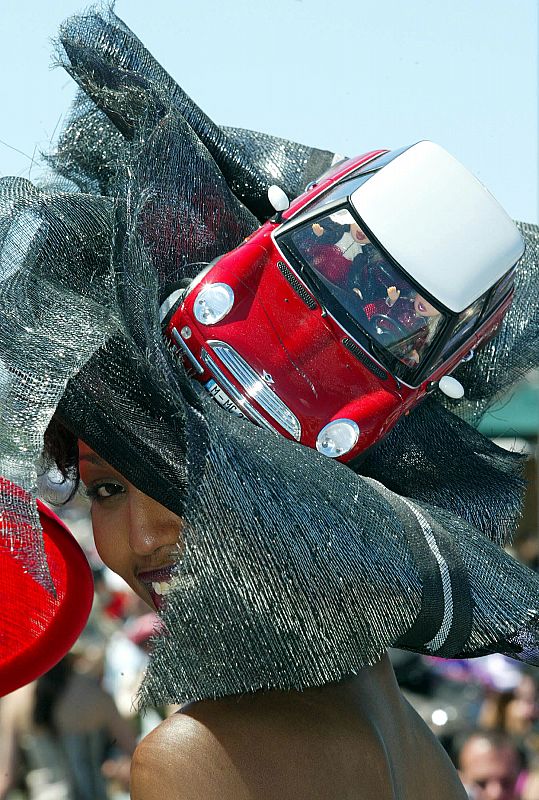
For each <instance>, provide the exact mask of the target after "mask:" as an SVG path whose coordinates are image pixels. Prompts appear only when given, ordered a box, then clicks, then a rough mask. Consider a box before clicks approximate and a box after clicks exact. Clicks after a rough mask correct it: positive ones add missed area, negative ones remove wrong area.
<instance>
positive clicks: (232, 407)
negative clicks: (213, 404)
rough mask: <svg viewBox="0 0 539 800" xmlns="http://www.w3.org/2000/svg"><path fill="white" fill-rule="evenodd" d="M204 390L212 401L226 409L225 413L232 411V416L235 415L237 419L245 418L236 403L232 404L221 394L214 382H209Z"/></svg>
mask: <svg viewBox="0 0 539 800" xmlns="http://www.w3.org/2000/svg"><path fill="white" fill-rule="evenodd" d="M204 388H205V389H207V390H208V392H209V393H210V394H211V396H212V397H213V399H214V400H217V402H218V403H219V405H220V406H223V408H226V410H227V411H232V413H233V414H236V415H237V416H238V417H243V416H245V415H244V414H243V413H242V412H241V411H240V409H239V408H238V406H237V405H236V403H233V402H232V400H231V399H230V397H229V396H228V395H227V394H226V392H223V390H222V389H221V387H220V386H218V385H217V384H216V383H215V381H214V380H209V381H208V382H207V383H205V384H204Z"/></svg>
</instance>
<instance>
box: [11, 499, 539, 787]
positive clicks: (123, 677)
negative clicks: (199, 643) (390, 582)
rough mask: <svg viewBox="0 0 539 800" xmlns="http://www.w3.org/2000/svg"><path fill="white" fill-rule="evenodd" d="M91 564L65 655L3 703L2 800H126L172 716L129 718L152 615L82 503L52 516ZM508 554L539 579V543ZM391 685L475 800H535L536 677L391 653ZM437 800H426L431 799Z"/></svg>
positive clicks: (493, 663)
mask: <svg viewBox="0 0 539 800" xmlns="http://www.w3.org/2000/svg"><path fill="white" fill-rule="evenodd" d="M55 511H57V512H59V513H60V515H61V516H62V517H63V519H64V521H65V522H66V524H67V525H68V526H69V528H70V529H71V530H72V532H73V533H74V534H75V535H76V537H77V539H78V541H79V542H80V544H81V545H82V547H83V549H84V550H85V552H86V554H87V556H88V559H89V561H90V563H91V565H92V569H93V573H94V581H95V600H94V605H93V609H92V613H91V615H90V619H89V621H88V624H87V626H86V628H85V630H84V632H83V635H82V636H81V637H80V639H79V641H78V642H77V644H76V646H75V647H74V648H73V649H72V651H71V652H70V653H69V654H68V655H67V656H66V657H65V658H64V659H63V660H62V661H61V662H60V664H58V665H57V666H56V667H54V668H53V669H52V670H51V671H50V672H49V673H47V674H46V675H44V676H42V678H40V679H39V680H38V681H36V682H35V683H33V684H30V685H29V686H25V687H23V688H22V689H20V690H18V691H17V692H14V693H13V694H11V695H8V696H6V697H4V698H2V699H1V700H0V800H26V799H28V800H128V798H129V766H130V759H131V755H132V753H133V750H134V748H135V746H136V743H137V741H138V740H139V739H140V738H141V737H142V736H144V735H145V734H146V733H148V732H149V731H150V730H151V729H152V728H153V727H154V726H155V725H157V724H158V723H159V721H160V720H161V719H163V718H164V717H165V716H166V715H168V714H170V713H173V712H174V710H175V708H158V709H151V710H149V711H147V712H145V713H144V714H140V713H139V712H138V711H137V710H136V705H135V699H136V692H137V687H138V685H139V682H140V680H141V677H142V674H143V672H144V668H145V665H146V662H147V658H148V649H149V647H151V639H152V636H153V635H154V634H155V632H156V626H157V624H158V619H157V616H156V615H155V614H154V613H152V612H149V611H148V608H147V607H146V606H145V605H144V603H143V602H142V601H141V600H140V599H139V598H137V597H136V596H135V595H134V594H133V592H132V591H131V590H130V589H129V587H127V585H125V584H124V583H123V582H122V581H121V580H120V579H119V578H117V576H115V575H114V574H113V573H112V572H110V571H109V570H108V569H107V568H105V567H104V566H103V565H102V563H101V562H100V560H99V557H98V555H97V553H96V552H95V549H94V547H93V540H92V536H91V529H90V525H89V519H88V508H87V504H86V501H85V500H84V499H83V498H82V497H81V496H80V495H77V496H76V497H75V499H74V500H73V501H71V502H69V503H68V504H67V505H65V506H60V507H58V506H55ZM514 555H515V556H516V557H517V558H519V559H520V560H522V561H523V562H525V563H526V564H527V565H528V566H530V567H531V568H532V569H534V570H538V569H539V535H538V533H537V531H536V530H529V529H526V528H525V529H523V530H521V531H519V533H518V535H517V538H516V541H515V550H514ZM390 655H391V658H392V661H393V665H394V668H395V672H396V675H397V679H398V681H399V684H400V686H401V688H402V690H403V692H404V694H405V696H406V698H407V699H408V700H409V702H410V703H411V704H412V705H413V706H414V708H415V709H416V710H417V711H418V713H419V714H420V715H421V717H422V718H423V719H424V720H425V722H426V724H427V725H429V727H430V728H431V729H432V730H433V731H434V733H435V734H436V735H437V737H438V738H439V740H440V742H441V743H442V745H443V747H444V748H445V749H446V750H447V752H448V753H449V755H450V757H451V758H452V759H453V761H454V763H455V764H456V766H457V767H458V769H459V771H460V775H461V779H462V781H463V783H464V785H465V786H466V788H467V790H468V793H469V797H470V798H473V800H539V668H533V667H527V666H525V665H523V664H521V663H520V662H517V661H514V660H512V659H509V658H506V657H504V656H501V655H491V656H485V657H483V658H478V659H472V660H466V661H460V660H443V659H436V658H428V657H425V656H419V655H416V654H413V653H407V652H404V651H398V650H395V651H393V652H392V653H391V654H390ZM433 800H434V799H433Z"/></svg>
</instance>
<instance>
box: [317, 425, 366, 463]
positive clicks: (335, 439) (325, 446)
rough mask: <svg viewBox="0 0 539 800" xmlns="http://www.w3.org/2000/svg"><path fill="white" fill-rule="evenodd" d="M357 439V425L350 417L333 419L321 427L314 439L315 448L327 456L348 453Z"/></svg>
mask: <svg viewBox="0 0 539 800" xmlns="http://www.w3.org/2000/svg"><path fill="white" fill-rule="evenodd" d="M358 439H359V427H358V426H357V424H356V423H355V422H354V420H352V419H334V420H333V422H330V423H328V425H326V426H325V427H323V428H322V430H321V431H320V433H319V434H318V437H317V439H316V449H317V450H318V451H319V452H320V453H322V454H323V455H325V456H328V457H329V458H339V456H343V455H344V454H345V453H348V452H349V451H350V450H351V449H352V447H353V446H354V445H355V443H356V442H357V440H358Z"/></svg>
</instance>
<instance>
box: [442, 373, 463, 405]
mask: <svg viewBox="0 0 539 800" xmlns="http://www.w3.org/2000/svg"><path fill="white" fill-rule="evenodd" d="M438 388H439V389H440V391H441V392H443V393H444V394H445V395H446V396H447V397H451V398H452V399H453V400H461V399H462V398H463V397H464V386H463V385H462V383H460V381H458V380H457V379H456V378H452V377H451V376H450V375H444V377H443V378H440V382H439V383H438Z"/></svg>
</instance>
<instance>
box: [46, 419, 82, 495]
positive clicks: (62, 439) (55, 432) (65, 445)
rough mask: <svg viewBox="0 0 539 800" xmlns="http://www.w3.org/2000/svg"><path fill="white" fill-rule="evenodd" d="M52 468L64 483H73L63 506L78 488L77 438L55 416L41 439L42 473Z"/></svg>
mask: <svg viewBox="0 0 539 800" xmlns="http://www.w3.org/2000/svg"><path fill="white" fill-rule="evenodd" d="M53 466H55V467H57V469H58V470H59V472H60V474H61V475H62V478H63V479H64V481H65V482H67V481H70V482H72V483H73V488H72V490H71V492H70V493H69V496H68V497H67V499H65V500H63V502H62V505H63V504H64V503H67V502H69V500H72V499H73V497H74V495H75V494H76V493H77V490H78V488H79V483H80V475H79V450H78V442H77V437H76V436H75V434H74V433H72V432H71V431H70V430H69V429H68V428H66V426H65V425H64V423H63V422H62V421H61V419H60V418H59V417H58V416H56V415H55V416H54V417H53V418H52V419H51V421H50V422H49V425H48V427H47V430H46V431H45V435H44V437H43V467H44V472H46V471H47V470H48V469H50V468H51V467H53Z"/></svg>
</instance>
